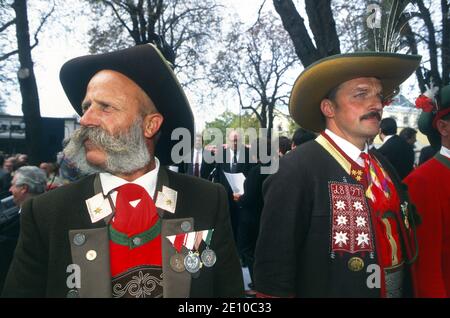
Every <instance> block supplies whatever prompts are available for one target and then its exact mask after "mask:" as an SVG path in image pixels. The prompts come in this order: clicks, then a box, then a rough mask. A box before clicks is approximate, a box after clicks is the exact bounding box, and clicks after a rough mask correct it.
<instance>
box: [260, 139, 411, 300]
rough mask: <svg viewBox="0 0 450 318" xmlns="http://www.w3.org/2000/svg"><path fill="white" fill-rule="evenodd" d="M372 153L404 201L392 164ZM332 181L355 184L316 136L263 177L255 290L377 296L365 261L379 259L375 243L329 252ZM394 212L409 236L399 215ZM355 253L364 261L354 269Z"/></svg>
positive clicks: (293, 294)
mask: <svg viewBox="0 0 450 318" xmlns="http://www.w3.org/2000/svg"><path fill="white" fill-rule="evenodd" d="M375 156H376V157H377V159H378V160H379V161H380V162H381V163H382V165H383V168H385V170H386V171H387V172H388V174H389V175H390V176H391V179H392V181H393V182H394V184H395V186H396V188H397V191H398V193H399V197H400V200H401V202H403V201H405V200H407V195H406V192H405V188H404V187H403V186H401V183H400V180H399V179H398V176H397V175H396V174H395V172H393V170H392V167H391V166H390V165H389V164H388V163H387V162H386V160H385V159H383V158H381V157H380V156H379V155H376V154H375ZM333 181H334V182H340V183H348V184H358V183H357V182H356V181H355V180H354V179H353V178H352V177H351V176H350V174H349V173H348V172H347V171H345V170H344V168H343V167H342V166H341V165H340V164H339V163H338V161H337V160H336V159H335V158H334V157H333V156H332V155H330V153H329V152H328V151H327V150H325V148H324V147H322V146H321V145H320V144H319V143H318V142H317V141H310V142H308V143H305V144H303V145H301V146H300V147H297V148H296V149H295V150H293V151H291V152H289V153H288V154H287V155H286V156H285V157H283V158H281V160H280V167H279V171H278V172H277V173H276V174H274V175H271V176H269V177H268V178H267V179H266V181H265V183H264V186H263V194H264V208H263V212H262V216H261V224H260V233H259V238H258V242H257V246H256V254H255V266H254V273H255V274H254V275H255V286H256V290H257V291H258V292H260V293H262V294H266V295H271V296H277V297H380V295H381V291H380V288H368V285H367V280H368V278H369V275H370V274H371V273H372V272H367V271H368V266H369V265H371V264H377V263H378V259H377V257H378V255H377V246H376V244H375V249H374V253H373V254H372V255H371V253H368V252H356V253H354V254H352V253H346V252H343V253H331V244H332V240H333V237H332V235H331V227H332V223H333V220H332V212H331V209H332V206H333V203H332V202H331V199H330V188H329V184H330V182H333ZM366 201H367V199H366ZM399 210H400V208H399ZM369 211H370V210H369ZM396 214H397V218H398V220H399V224H400V227H401V230H400V232H405V233H403V234H404V236H405V237H404V241H408V238H407V236H408V234H409V233H406V229H405V226H404V224H403V218H402V216H401V215H399V212H396ZM372 232H373V226H372ZM374 242H376V240H374ZM406 244H408V243H406ZM405 253H406V252H405ZM355 256H356V257H358V258H360V259H362V260H363V262H364V266H363V268H362V269H361V270H358V271H352V270H350V266H349V264H350V262H351V258H352V257H355ZM371 256H372V257H371ZM406 273H407V275H406V279H405V280H404V282H405V285H404V286H403V292H404V295H411V286H410V285H411V281H410V278H409V269H407V270H406Z"/></svg>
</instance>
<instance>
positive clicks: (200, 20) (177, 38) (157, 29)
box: [88, 0, 221, 75]
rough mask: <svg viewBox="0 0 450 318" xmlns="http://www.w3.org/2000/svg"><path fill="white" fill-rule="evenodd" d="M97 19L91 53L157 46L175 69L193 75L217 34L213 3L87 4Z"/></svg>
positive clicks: (94, 0)
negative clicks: (144, 44)
mask: <svg viewBox="0 0 450 318" xmlns="http://www.w3.org/2000/svg"><path fill="white" fill-rule="evenodd" d="M88 1H89V2H90V3H91V4H92V6H93V9H94V12H96V13H97V14H96V15H97V16H98V17H99V19H98V20H97V23H96V25H94V26H93V27H92V29H91V31H90V36H91V40H90V50H91V52H103V51H108V50H111V49H118V48H123V47H126V46H130V45H137V44H143V43H155V44H159V46H160V48H162V51H163V54H164V55H165V57H166V59H168V60H169V61H170V62H171V63H172V64H173V66H174V68H175V69H184V70H185V71H186V72H189V73H190V74H191V75H194V73H195V71H196V70H197V68H198V67H199V66H200V65H202V64H203V63H205V59H204V57H205V56H206V54H207V52H208V50H209V49H210V46H209V44H210V43H211V41H212V40H214V39H216V38H217V34H218V33H219V31H220V21H221V19H220V14H219V9H220V7H221V6H220V5H218V4H217V3H216V0H147V1H144V0H100V1H98V0H88Z"/></svg>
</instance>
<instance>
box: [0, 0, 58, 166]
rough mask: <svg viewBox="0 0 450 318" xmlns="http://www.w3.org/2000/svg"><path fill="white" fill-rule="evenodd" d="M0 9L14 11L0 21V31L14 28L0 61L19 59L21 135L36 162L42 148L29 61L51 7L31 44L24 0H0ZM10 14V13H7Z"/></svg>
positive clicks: (30, 61) (32, 161)
mask: <svg viewBox="0 0 450 318" xmlns="http://www.w3.org/2000/svg"><path fill="white" fill-rule="evenodd" d="M0 9H1V10H2V11H5V12H7V11H8V10H9V9H13V10H14V15H13V16H12V17H10V18H9V20H7V21H6V22H3V21H2V23H3V24H2V26H1V27H0V32H4V31H7V30H8V29H9V27H12V26H13V25H14V26H15V28H16V42H15V43H14V44H13V45H12V48H11V49H10V50H9V51H6V52H5V51H3V49H5V46H3V47H2V51H1V52H0V62H1V61H6V60H8V59H10V58H11V57H13V56H15V55H17V56H18V60H19V69H18V71H17V78H18V80H19V85H20V93H21V96H22V112H23V117H24V121H25V138H26V145H27V148H28V156H29V160H30V163H32V164H37V163H39V162H40V153H41V149H42V146H43V145H42V144H41V142H42V124H41V114H40V109H39V94H38V90H37V85H36V78H35V75H34V69H33V60H32V57H31V50H32V49H33V48H35V47H36V46H37V45H38V44H39V38H38V35H39V33H40V31H41V29H42V27H43V25H44V24H45V22H46V21H47V19H48V18H49V16H50V15H51V14H52V12H53V10H54V4H53V7H52V8H51V9H50V10H49V11H48V13H47V14H45V15H44V16H43V17H42V18H41V21H40V24H39V26H38V28H37V29H36V31H35V33H34V35H33V38H34V43H31V41H30V31H29V22H28V9H27V1H26V0H14V1H12V2H7V1H1V7H0ZM8 15H9V16H11V14H8Z"/></svg>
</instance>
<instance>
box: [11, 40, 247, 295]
mask: <svg viewBox="0 0 450 318" xmlns="http://www.w3.org/2000/svg"><path fill="white" fill-rule="evenodd" d="M60 78H61V82H62V85H63V88H64V90H65V92H66V95H67V96H68V98H69V100H70V102H71V104H72V106H73V107H74V108H75V110H76V111H77V112H78V113H79V114H80V115H81V116H82V117H81V120H80V124H81V127H80V129H78V130H77V131H76V132H74V134H73V135H72V136H71V139H70V141H69V143H68V144H67V145H66V147H65V148H64V152H65V154H66V155H67V157H68V158H70V159H71V160H72V161H73V162H74V163H75V164H76V165H77V167H78V168H79V169H80V170H81V171H82V172H84V173H87V172H90V173H91V174H90V175H89V176H87V177H85V178H83V179H81V180H79V181H76V182H74V183H72V184H69V185H66V186H63V187H60V188H57V189H55V190H53V191H51V192H48V193H46V194H45V195H42V196H39V197H36V198H33V199H31V200H29V201H27V202H26V203H25V204H24V206H23V208H22V216H21V226H22V228H21V234H20V238H19V242H18V245H17V249H16V252H15V255H14V259H13V262H12V264H11V268H10V271H9V273H8V277H7V280H6V284H5V288H4V291H3V296H6V297H66V296H67V297H117V298H118V297H147V298H154V297H237V296H241V295H243V282H242V273H241V268H240V264H239V260H238V257H237V253H236V249H235V245H234V243H233V240H232V239H231V238H232V232H231V226H230V221H229V214H228V208H227V203H226V193H225V190H224V189H223V188H222V187H221V186H219V185H214V184H212V183H209V182H206V181H204V180H201V179H199V178H193V177H189V176H184V175H181V174H177V173H173V172H171V171H169V170H168V169H167V168H166V167H165V166H166V165H169V164H171V163H172V159H171V149H172V147H173V146H174V144H175V143H176V142H177V141H173V140H171V132H172V131H173V130H174V129H175V128H183V129H185V130H187V131H188V132H189V136H190V140H189V143H190V145H191V146H192V142H193V132H194V121H193V116H192V112H191V109H190V107H189V104H188V101H187V99H186V97H185V95H184V92H183V90H182V89H181V86H180V84H179V83H178V80H177V79H176V77H175V75H174V73H173V72H172V69H171V68H170V66H169V64H168V63H167V62H166V61H165V59H164V57H163V56H162V55H161V53H160V52H159V50H158V49H157V48H156V47H155V46H153V45H151V44H145V45H139V46H135V47H132V48H129V49H125V50H121V51H116V52H111V53H106V54H99V55H88V56H83V57H79V58H75V59H73V60H70V61H69V62H67V63H65V64H64V65H63V67H62V69H61V73H60ZM202 265H203V266H202Z"/></svg>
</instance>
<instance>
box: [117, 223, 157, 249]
mask: <svg viewBox="0 0 450 318" xmlns="http://www.w3.org/2000/svg"><path fill="white" fill-rule="evenodd" d="M160 233H161V219H158V222H156V223H155V224H154V225H153V226H152V227H151V228H150V229H148V230H147V231H144V232H141V233H139V234H136V235H133V236H130V237H128V235H126V234H124V233H122V232H119V231H117V230H116V229H114V228H113V227H112V226H111V225H109V236H110V239H111V241H113V242H114V243H116V244H119V245H124V246H128V247H129V248H130V249H133V248H136V247H139V246H142V245H144V244H145V243H148V242H150V241H151V240H153V239H154V238H155V237H157V236H158V235H159V234H160Z"/></svg>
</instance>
